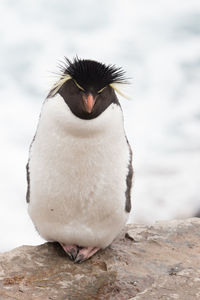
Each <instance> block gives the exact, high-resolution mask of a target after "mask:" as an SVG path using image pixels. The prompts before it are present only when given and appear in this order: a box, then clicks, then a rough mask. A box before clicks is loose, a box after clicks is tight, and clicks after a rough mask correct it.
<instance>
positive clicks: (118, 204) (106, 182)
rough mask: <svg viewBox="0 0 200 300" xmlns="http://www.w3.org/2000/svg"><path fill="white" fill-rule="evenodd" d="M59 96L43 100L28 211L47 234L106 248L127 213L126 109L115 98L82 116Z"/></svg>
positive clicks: (33, 149)
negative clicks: (97, 111) (88, 116)
mask: <svg viewBox="0 0 200 300" xmlns="http://www.w3.org/2000/svg"><path fill="white" fill-rule="evenodd" d="M55 98H56V97H55ZM55 98H53V99H49V100H48V101H47V102H46V103H45V104H44V107H43V111H42V114H41V118H40V122H39V126H38V130H37V135H36V138H35V141H34V142H33V144H32V147H31V152H30V163H29V169H30V204H29V214H30V216H31V218H32V221H33V223H34V224H35V226H36V228H37V230H38V231H39V233H40V234H41V236H42V237H43V238H45V239H46V240H49V241H59V242H63V243H65V244H77V245H80V246H96V247H101V248H104V247H106V246H108V245H109V244H110V243H111V242H112V240H113V239H114V238H115V237H116V235H117V234H118V233H119V231H120V230H121V229H122V227H123V226H124V224H125V222H126V220H127V216H128V214H127V213H126V212H125V201H126V200H125V191H126V176H127V173H128V161H129V151H128V146H127V142H126V138H125V135H124V131H123V120H122V112H121V110H120V108H119V107H118V106H117V105H115V104H112V105H111V106H110V107H109V108H108V109H107V110H106V111H105V112H104V113H103V114H102V115H101V116H99V117H98V118H96V119H93V120H81V119H78V118H76V117H75V116H74V115H73V114H72V113H71V111H70V110H69V109H68V107H67V105H66V104H65V103H64V101H63V100H62V98H61V97H59V96H57V98H56V99H55Z"/></svg>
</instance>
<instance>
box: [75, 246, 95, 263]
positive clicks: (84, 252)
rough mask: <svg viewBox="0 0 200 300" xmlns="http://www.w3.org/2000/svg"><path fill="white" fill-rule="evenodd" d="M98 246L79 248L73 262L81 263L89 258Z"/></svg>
mask: <svg viewBox="0 0 200 300" xmlns="http://www.w3.org/2000/svg"><path fill="white" fill-rule="evenodd" d="M99 249H100V248H97V247H94V248H93V247H85V248H82V249H80V250H79V252H78V255H77V256H76V259H75V260H74V262H75V263H82V262H83V261H85V260H87V259H88V258H90V257H91V256H92V255H94V254H95V253H96V252H97V251H98V250H99Z"/></svg>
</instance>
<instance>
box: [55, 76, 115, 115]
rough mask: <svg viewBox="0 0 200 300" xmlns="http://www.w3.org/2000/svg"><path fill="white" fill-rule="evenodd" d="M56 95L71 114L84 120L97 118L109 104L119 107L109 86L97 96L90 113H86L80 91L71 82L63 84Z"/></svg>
mask: <svg viewBox="0 0 200 300" xmlns="http://www.w3.org/2000/svg"><path fill="white" fill-rule="evenodd" d="M58 93H59V94H60V95H61V96H62V97H63V99H64V101H65V102H66V104H67V105H68V106H69V108H70V110H71V111H72V113H73V114H74V115H75V116H76V117H78V118H80V119H84V120H92V119H94V118H96V117H98V116H99V115H100V114H101V113H102V112H104V111H105V110H106V109H107V108H108V107H109V106H110V104H111V103H115V104H117V105H119V101H118V99H117V97H116V95H115V92H114V90H113V88H111V87H110V86H107V87H106V88H105V89H104V90H103V91H102V92H101V93H100V94H98V95H97V97H96V102H95V104H94V107H93V110H92V112H91V113H88V112H87V111H86V110H85V107H84V103H83V98H82V91H80V89H79V88H78V87H77V86H76V85H75V84H74V82H73V80H68V81H67V82H66V83H65V84H63V86H62V87H61V88H60V90H59V91H58Z"/></svg>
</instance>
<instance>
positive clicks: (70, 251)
mask: <svg viewBox="0 0 200 300" xmlns="http://www.w3.org/2000/svg"><path fill="white" fill-rule="evenodd" d="M60 245H61V246H62V248H63V250H64V251H65V252H66V253H67V255H68V256H69V258H70V259H71V260H75V259H76V257H77V254H78V250H79V248H78V246H76V245H65V244H63V243H60Z"/></svg>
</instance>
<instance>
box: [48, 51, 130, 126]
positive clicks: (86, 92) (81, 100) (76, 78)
mask: <svg viewBox="0 0 200 300" xmlns="http://www.w3.org/2000/svg"><path fill="white" fill-rule="evenodd" d="M61 71H62V74H61V78H60V80H59V81H58V82H57V83H56V84H55V85H54V86H53V88H52V89H51V91H50V93H49V95H48V96H47V97H48V98H49V97H53V96H55V95H56V94H57V93H58V94H59V95H60V96H61V97H62V98H63V99H64V101H65V103H66V104H67V105H68V107H69V108H70V110H71V111H72V113H73V114H74V115H75V116H76V117H78V118H81V119H85V120H90V119H94V118H96V117H98V116H99V115H100V114H101V113H102V112H103V111H105V110H106V109H107V108H108V107H109V105H110V104H111V103H115V104H117V105H119V101H118V99H117V96H116V94H115V90H114V88H113V84H114V83H126V79H125V77H124V71H123V70H122V69H121V68H117V67H116V66H115V65H107V66H106V65H105V64H103V63H100V62H97V61H94V60H88V59H79V58H77V57H76V58H75V59H74V60H73V61H70V60H69V59H67V58H66V62H65V64H64V66H61Z"/></svg>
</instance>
